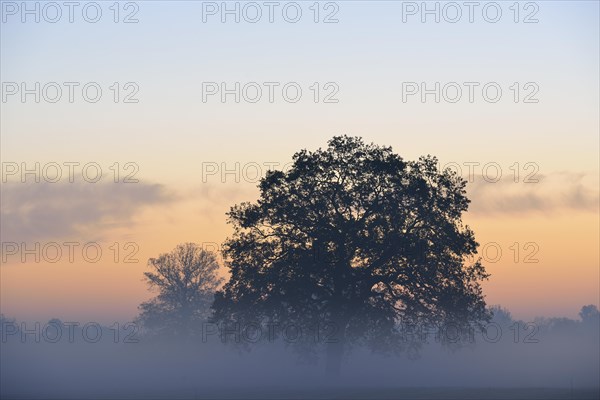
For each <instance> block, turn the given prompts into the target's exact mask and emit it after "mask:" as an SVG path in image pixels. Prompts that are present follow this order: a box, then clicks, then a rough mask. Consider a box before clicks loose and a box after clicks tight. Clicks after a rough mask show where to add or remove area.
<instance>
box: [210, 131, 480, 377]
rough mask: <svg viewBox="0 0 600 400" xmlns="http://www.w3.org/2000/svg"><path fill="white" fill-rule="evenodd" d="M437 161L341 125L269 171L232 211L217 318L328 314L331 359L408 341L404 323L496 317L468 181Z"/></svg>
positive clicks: (266, 319) (310, 319) (400, 346)
mask: <svg viewBox="0 0 600 400" xmlns="http://www.w3.org/2000/svg"><path fill="white" fill-rule="evenodd" d="M437 164H438V163H437V159H436V158H435V157H431V156H426V157H421V158H419V159H418V160H417V161H405V160H403V159H402V158H401V157H400V156H399V155H397V154H395V153H394V152H393V151H392V149H391V148H390V147H383V146H377V145H374V144H366V143H364V142H363V140H362V139H360V138H356V137H348V136H338V137H334V138H333V139H331V140H330V141H329V145H328V147H327V148H326V149H318V150H316V151H307V150H302V151H300V152H298V153H296V154H295V155H294V156H293V165H292V166H291V168H290V169H289V170H288V171H286V172H283V171H269V172H268V173H267V175H266V176H265V177H264V178H263V179H262V180H261V181H260V184H259V189H260V197H259V199H258V201H257V202H254V203H249V202H246V203H242V204H239V205H236V206H234V207H232V208H231V210H230V212H229V213H228V217H229V222H230V223H231V224H232V225H233V229H234V233H233V235H232V237H230V238H229V239H228V240H227V241H226V242H225V245H224V255H225V256H226V259H227V263H226V264H227V266H228V268H229V270H230V272H231V278H230V280H229V281H228V282H227V283H226V285H225V286H224V288H223V290H221V291H219V292H217V295H216V299H215V303H214V305H213V308H214V320H216V321H222V322H226V321H230V322H231V321H235V322H237V323H244V322H251V323H257V322H258V323H263V324H264V323H271V324H281V325H285V324H292V323H293V324H295V325H296V326H298V327H300V328H304V329H307V328H309V327H313V328H314V327H317V326H321V327H322V326H324V325H326V324H329V326H330V327H331V326H332V327H333V331H335V334H334V335H333V336H332V338H333V339H334V340H331V341H330V343H327V347H328V350H327V352H328V368H329V369H330V370H336V369H337V370H339V364H340V359H341V353H342V351H343V349H344V347H345V346H346V345H347V344H351V343H361V342H362V343H366V344H368V345H370V347H371V348H373V349H386V350H389V349H393V350H398V351H402V350H404V349H405V347H406V341H405V340H403V335H402V329H401V326H402V324H407V323H411V324H415V323H417V324H425V323H427V324H443V323H452V324H455V325H457V326H461V327H463V326H470V325H471V324H477V323H480V322H482V321H484V320H487V319H488V318H489V313H488V311H487V310H486V306H485V302H484V298H483V294H482V290H481V287H480V283H479V282H480V281H481V280H482V279H485V278H487V276H488V275H487V274H486V272H485V269H484V267H483V266H482V265H481V263H480V261H479V260H476V261H475V262H474V263H468V261H467V260H468V259H473V255H475V254H476V253H477V246H478V244H477V242H476V241H475V238H474V234H473V231H472V230H471V229H470V228H469V227H468V226H465V225H463V223H462V214H463V213H464V212H465V211H467V208H468V205H469V200H468V199H467V197H466V192H465V185H466V181H465V180H463V179H462V178H461V177H459V176H457V175H456V173H454V172H452V171H451V170H445V171H439V170H438V165H437ZM326 329H329V328H326ZM304 332H306V330H305V331H304ZM304 337H308V335H305V336H304ZM313 337H314V336H313V335H311V336H310V338H311V339H312V338H313ZM302 343H303V344H304V345H307V342H302ZM310 347H311V348H312V347H314V346H310Z"/></svg>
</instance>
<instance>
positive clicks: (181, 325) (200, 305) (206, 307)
mask: <svg viewBox="0 0 600 400" xmlns="http://www.w3.org/2000/svg"><path fill="white" fill-rule="evenodd" d="M148 265H150V266H151V267H152V268H153V271H151V272H146V273H144V275H145V276H146V280H147V282H148V283H149V285H150V287H151V288H153V289H157V290H158V291H159V293H158V295H157V296H156V297H155V298H153V299H152V300H150V301H147V302H145V303H142V304H141V305H140V306H139V309H140V311H141V313H140V315H139V317H138V319H137V322H138V323H139V324H140V325H141V326H142V327H143V328H144V330H145V331H146V332H151V333H154V334H158V335H177V336H189V335H190V334H192V333H193V332H194V331H196V330H198V329H199V328H200V326H199V325H200V324H201V323H202V322H204V321H206V319H207V317H208V315H209V311H210V305H211V303H212V301H213V298H214V292H215V290H216V289H217V288H218V286H219V284H220V283H221V278H219V277H217V270H218V268H219V264H218V263H217V258H216V256H215V255H214V253H212V252H210V251H207V250H204V249H202V248H201V247H200V246H199V245H197V244H194V243H185V244H180V245H178V246H177V247H176V248H175V249H174V250H173V251H171V252H170V253H165V254H161V255H160V256H159V257H158V258H151V259H150V260H148Z"/></svg>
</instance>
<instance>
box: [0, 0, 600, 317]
mask: <svg viewBox="0 0 600 400" xmlns="http://www.w3.org/2000/svg"><path fill="white" fill-rule="evenodd" d="M113 3H114V2H96V3H93V4H92V3H91V2H81V3H80V5H79V6H77V7H76V8H75V9H74V10H73V13H72V17H73V22H69V9H68V7H66V6H64V5H62V2H59V3H54V4H58V10H60V15H61V16H60V18H59V17H58V14H57V13H56V11H57V8H56V7H55V6H48V5H47V3H44V2H40V3H37V4H38V6H37V7H38V10H39V15H38V17H39V22H36V21H35V18H36V14H35V13H36V11H34V12H33V14H27V13H23V10H22V5H23V4H25V3H21V2H5V1H2V2H1V9H2V23H1V25H0V36H1V37H0V48H1V49H0V74H1V81H2V102H1V103H0V111H1V118H0V130H1V137H0V144H1V150H0V156H1V158H2V183H1V185H2V189H1V197H2V207H1V208H2V210H1V212H2V227H1V234H2V243H3V245H2V246H3V247H2V250H3V260H2V266H1V268H0V276H1V281H0V288H1V292H0V300H1V307H0V308H1V312H2V313H3V314H5V315H10V316H15V317H18V318H19V319H23V320H35V319H38V320H40V321H46V320H47V319H49V318H52V317H60V318H62V319H64V320H65V319H69V318H70V319H76V318H80V319H81V318H87V319H90V318H91V319H94V320H98V321H101V322H109V321H114V320H127V319H131V318H133V317H134V316H135V315H136V307H137V305H138V304H139V303H140V302H142V301H144V300H146V299H148V298H149V297H150V296H151V295H152V293H151V292H149V291H148V290H147V287H146V285H145V283H144V282H143V280H142V277H143V272H144V271H146V270H147V266H146V261H147V259H148V258H150V257H156V256H158V255H159V254H161V253H164V252H167V251H170V250H171V249H172V248H174V247H175V246H176V245H177V244H178V243H182V242H196V243H203V244H204V245H205V246H207V247H215V246H218V243H221V242H222V241H223V240H224V239H225V238H226V237H227V236H228V235H229V234H230V233H231V228H230V226H228V225H227V224H226V216H225V212H226V211H227V210H228V209H229V207H231V206H233V205H234V204H237V203H240V202H242V201H254V200H256V198H257V194H258V191H257V189H256V181H257V177H259V176H261V175H264V173H265V171H266V170H267V169H268V168H269V165H273V166H274V167H275V168H283V166H284V165H285V164H286V163H288V162H290V161H291V158H292V155H293V154H294V153H295V152H296V151H299V150H300V149H304V148H307V149H311V150H314V149H317V148H319V147H324V146H326V143H327V140H328V139H330V138H331V137H332V136H334V135H340V134H347V135H351V136H361V137H363V138H364V139H365V141H367V142H374V143H376V144H380V145H389V146H392V147H393V149H394V151H395V152H397V153H398V154H400V155H401V156H402V157H403V158H405V159H407V160H413V159H416V158H418V157H419V156H420V155H425V154H432V155H435V156H437V157H438V158H439V160H440V166H441V167H452V168H456V167H457V166H458V167H459V168H460V171H459V172H460V173H461V175H463V176H464V177H465V178H467V179H468V180H469V184H468V187H467V190H468V195H469V198H470V199H471V200H472V203H471V207H470V211H469V212H468V213H467V214H466V215H465V217H464V220H465V222H466V223H468V224H469V225H470V226H471V227H472V228H473V229H474V231H475V234H476V238H477V240H478V242H479V243H480V244H481V246H482V247H481V250H482V251H483V250H485V251H486V253H485V254H486V255H485V257H484V264H485V265H486V268H487V270H488V272H490V273H491V274H492V276H491V278H490V280H489V281H488V282H486V283H485V284H484V291H485V294H486V296H487V298H486V299H487V302H488V303H489V304H501V305H503V306H505V307H507V308H509V309H510V310H511V312H512V313H513V315H514V316H515V317H517V318H522V319H532V318H534V317H535V316H539V315H544V316H568V317H572V318H574V317H576V315H577V313H578V311H579V309H580V308H581V306H583V305H585V304H596V305H597V304H598V302H599V300H598V299H599V295H600V294H599V279H600V276H599V267H600V260H599V247H598V243H599V242H600V240H599V239H600V237H599V224H600V220H599V207H598V198H599V197H598V196H599V194H598V193H599V186H598V185H599V173H600V171H599V158H598V157H599V135H598V132H599V111H598V110H599V109H600V104H599V91H598V88H599V86H600V81H599V74H598V71H599V68H600V65H599V37H600V35H599V22H598V21H599V18H598V15H599V6H598V2H596V1H569V2H561V1H538V2H518V3H517V6H515V5H514V2H512V1H510V2H503V1H501V2H496V3H492V2H478V5H477V6H476V7H475V8H474V10H472V22H470V21H469V9H468V8H467V7H466V6H464V5H463V2H455V3H453V2H427V6H426V7H429V8H428V10H434V9H435V7H437V10H439V14H438V15H439V22H436V21H435V17H436V15H435V14H427V13H424V12H423V4H424V3H422V2H392V1H381V2H377V1H372V2H366V1H337V2H318V3H316V6H315V2H313V1H309V2H276V3H277V4H276V5H275V6H274V8H273V10H272V18H273V22H269V10H270V9H269V6H267V5H265V3H264V2H251V3H248V2H237V3H236V2H228V3H227V5H225V7H228V8H227V9H228V10H236V7H237V10H238V12H239V13H238V17H239V22H236V21H235V18H236V14H235V12H234V13H229V14H228V13H223V4H224V3H222V2H194V1H180V2H168V3H167V2H161V1H140V2H129V3H127V2H121V3H118V7H115V6H114V4H113ZM27 4H28V7H30V8H29V9H30V10H35V8H34V7H36V5H35V4H36V3H35V2H28V3H27ZM111 7H112V8H111ZM457 7H458V8H457ZM83 9H85V10H86V11H85V12H84V11H83ZM97 9H99V10H100V14H96V11H97ZM117 9H118V15H117V14H116V10H117ZM284 9H285V10H286V11H285V12H284V11H283V10H284ZM484 9H485V10H486V11H485V12H484V11H483V10H484ZM257 10H260V13H261V17H260V18H258V14H256V11H257ZM297 10H300V14H297V13H296V12H297ZM317 10H318V13H317ZM457 10H459V11H460V15H461V17H460V18H459V17H458V14H456V12H457ZM497 10H500V14H497V13H496V11H497ZM517 10H518V12H517ZM55 19H56V20H57V22H54V23H53V22H51V21H53V20H55ZM95 19H98V21H97V22H88V21H94V20H95ZM115 19H116V20H117V21H118V22H115ZM223 19H224V22H223ZM255 19H257V22H252V21H253V20H255ZM455 19H457V20H458V21H457V22H452V21H453V20H455ZM496 19H497V22H493V21H495V20H496ZM125 20H127V21H129V22H130V23H125ZM136 20H137V22H136ZM295 20H297V22H292V21H295ZM315 20H316V21H317V22H315ZM325 21H328V22H327V23H326V22H325ZM515 21H516V22H515ZM525 21H527V22H525ZM36 82H39V89H37V90H36ZM65 82H67V83H68V84H65ZM69 82H70V83H69ZM265 82H266V84H265ZM465 82H466V84H465ZM236 83H238V84H239V90H238V92H237V95H238V96H239V102H236V101H235V100H236V98H235V97H236V93H234V92H235V88H236ZM436 83H437V84H438V85H439V90H437V92H436V87H438V86H436ZM86 85H87V86H86ZM84 87H86V89H85V91H84V90H83V88H84ZM284 87H285V88H287V89H285V90H284V89H283V88H284ZM484 87H485V88H487V89H486V90H485V91H484V89H483V88H484ZM57 88H58V89H57ZM97 88H100V90H101V96H100V97H98V99H97V101H95V100H96V98H95V96H96V90H97ZM257 88H258V89H257ZM297 88H300V90H301V95H300V96H299V97H298V96H297V94H298V92H297ZM457 88H458V89H457ZM498 88H500V90H501V94H499V93H500V92H497V89H498ZM23 89H25V90H29V91H30V94H25V95H24V97H22V93H23ZM71 89H72V101H69V91H70V90H71ZM471 89H472V93H471V94H472V98H471V99H470V98H469V97H470V96H469V94H470V93H469V91H470V90H471ZM223 90H229V92H227V93H229V94H225V96H224V97H222V93H223ZM258 90H260V93H261V96H260V98H258V93H259V92H258ZM270 90H272V93H269V92H270ZM459 90H460V94H461V95H460V97H459V96H458V93H459ZM59 91H60V93H61V96H60V98H59V96H58V93H59ZM215 91H216V93H215ZM415 91H416V92H415ZM424 91H425V93H429V94H425V95H424V97H423V96H422V94H423V92H424ZM36 92H37V95H38V96H39V98H40V99H39V100H40V101H39V102H36V101H35V100H36V99H35V97H36ZM117 92H118V98H117V97H116V96H117ZM269 94H272V98H271V99H270V98H269ZM436 94H437V96H438V97H439V102H436ZM86 96H87V97H86ZM55 100H56V102H53V101H55ZM223 100H224V101H223ZM271 100H272V101H271ZM296 100H297V101H296ZM315 100H316V101H315ZM94 101H95V102H94ZM254 101H256V102H254ZM36 163H38V164H39V172H32V173H29V174H24V173H23V170H24V169H29V170H33V171H35V168H36ZM65 163H66V164H65ZM57 166H58V169H57ZM70 168H72V169H70ZM56 171H60V174H61V177H62V179H58V178H57V179H55V176H56ZM71 171H72V176H70V174H69V172H71ZM117 172H118V173H117ZM36 178H39V179H38V180H39V182H36ZM69 178H72V179H71V180H72V181H73V182H69ZM115 180H116V181H117V182H115ZM54 181H56V182H54ZM71 242H76V243H77V245H76V246H75V245H73V248H74V250H73V257H72V260H70V259H69V257H68V255H69V247H68V245H64V243H71ZM15 243H16V244H17V245H18V248H17V249H16V250H15V248H13V247H10V246H11V245H12V244H15ZM23 243H25V246H23V245H22V244H23ZM36 243H39V251H38V250H36V247H35V246H36ZM89 243H92V244H93V245H90V246H87V247H85V245H86V244H89ZM54 244H58V245H57V246H58V248H60V251H61V252H62V253H61V255H60V256H58V255H57V254H58V253H53V252H56V251H57V246H55V245H54ZM27 246H29V247H27ZM84 247H85V248H86V251H88V250H89V253H87V252H86V253H84V251H83V250H82V249H83V248H84ZM98 248H99V249H100V251H101V252H102V255H101V256H100V257H99V259H98V260H97V261H95V262H94V260H95V255H94V254H95V253H94V254H92V253H93V252H94V251H96V250H97V249H98ZM24 249H34V250H33V253H32V254H29V255H26V256H25V262H23V259H22V255H23V254H24V253H27V252H26V251H24ZM12 253H14V254H12ZM35 253H37V255H38V256H39V257H40V262H35V261H36V260H35V256H36V254H35ZM90 254H91V255H90ZM55 256H56V257H55ZM54 259H56V262H48V260H51V261H52V260H54ZM223 273H224V274H225V272H223Z"/></svg>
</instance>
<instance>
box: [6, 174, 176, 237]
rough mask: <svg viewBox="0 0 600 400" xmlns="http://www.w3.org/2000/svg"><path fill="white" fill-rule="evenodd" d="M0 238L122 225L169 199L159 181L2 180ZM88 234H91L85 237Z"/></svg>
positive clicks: (94, 230)
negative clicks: (150, 182) (0, 233)
mask: <svg viewBox="0 0 600 400" xmlns="http://www.w3.org/2000/svg"><path fill="white" fill-rule="evenodd" d="M1 199H2V210H1V216H2V228H1V232H2V241H4V242H6V241H15V242H31V241H38V240H44V239H53V240H54V239H60V238H66V237H77V235H81V234H82V232H86V233H89V232H92V234H93V235H94V238H93V239H94V240H97V239H101V238H102V232H103V231H105V230H107V229H110V228H114V227H120V226H128V225H129V224H131V222H132V217H133V216H134V215H135V214H136V213H138V212H139V211H140V210H141V209H143V208H144V207H148V206H157V205H161V204H166V203H168V202H171V201H172V200H174V196H173V195H172V194H170V193H169V192H167V191H166V190H165V188H164V187H163V186H162V185H156V184H154V185H150V184H142V183H130V184H128V183H118V184H116V183H115V184H111V183H107V184H100V183H95V184H90V183H79V184H77V183H54V184H53V183H28V184H23V183H5V184H2V189H1ZM90 239H92V238H90Z"/></svg>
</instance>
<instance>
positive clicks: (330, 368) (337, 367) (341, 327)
mask: <svg viewBox="0 0 600 400" xmlns="http://www.w3.org/2000/svg"><path fill="white" fill-rule="evenodd" d="M347 325H348V321H347V320H346V319H345V318H337V319H336V320H335V325H334V327H335V331H334V332H333V335H331V336H330V337H328V338H327V361H326V365H325V371H326V372H327V375H329V377H330V378H338V377H339V376H340V374H341V371H342V362H343V361H344V348H345V346H346V326H347Z"/></svg>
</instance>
